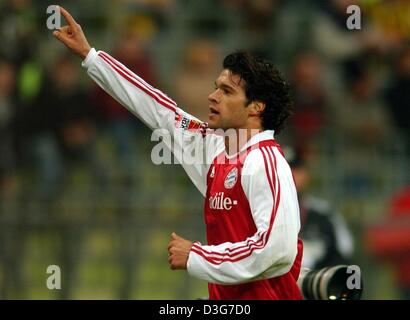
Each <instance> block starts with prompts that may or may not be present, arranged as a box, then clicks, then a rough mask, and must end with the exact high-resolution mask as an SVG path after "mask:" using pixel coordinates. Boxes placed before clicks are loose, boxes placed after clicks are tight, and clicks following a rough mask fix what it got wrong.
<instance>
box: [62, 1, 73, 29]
mask: <svg viewBox="0 0 410 320" xmlns="http://www.w3.org/2000/svg"><path fill="white" fill-rule="evenodd" d="M60 12H61V14H62V15H63V17H64V18H65V19H66V21H67V23H68V25H69V26H70V27H75V26H76V25H77V22H75V20H74V18H73V17H72V16H71V14H70V13H69V12H68V11H67V10H66V9H64V8H63V7H61V6H60Z"/></svg>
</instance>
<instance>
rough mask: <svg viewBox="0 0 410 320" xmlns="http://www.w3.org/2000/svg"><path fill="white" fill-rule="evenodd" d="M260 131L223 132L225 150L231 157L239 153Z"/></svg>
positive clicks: (231, 130) (235, 130)
mask: <svg viewBox="0 0 410 320" xmlns="http://www.w3.org/2000/svg"><path fill="white" fill-rule="evenodd" d="M260 132H262V129H255V128H254V129H243V128H242V129H229V130H226V131H225V150H226V153H227V154H228V155H229V156H231V155H233V154H235V153H238V152H239V151H241V149H242V147H243V146H244V145H245V144H246V143H247V142H248V141H249V140H250V139H251V138H252V137H253V136H254V135H256V134H258V133H260Z"/></svg>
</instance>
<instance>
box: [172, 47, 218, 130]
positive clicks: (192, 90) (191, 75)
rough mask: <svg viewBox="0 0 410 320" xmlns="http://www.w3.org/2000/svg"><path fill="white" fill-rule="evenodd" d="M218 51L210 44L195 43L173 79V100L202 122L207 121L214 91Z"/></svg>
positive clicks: (186, 53)
mask: <svg viewBox="0 0 410 320" xmlns="http://www.w3.org/2000/svg"><path fill="white" fill-rule="evenodd" d="M219 67H220V66H219V48H218V47H217V45H216V44H215V43H213V42H212V41H209V40H204V39H197V40H195V41H193V42H191V43H190V44H189V45H188V46H187V47H186V48H185V52H184V58H183V61H182V65H181V67H180V70H178V72H177V75H176V83H175V90H176V100H177V101H178V103H179V104H180V105H181V106H183V107H184V108H185V110H187V112H189V113H191V114H192V115H194V116H196V117H197V118H198V119H200V120H202V121H205V122H206V121H208V95H209V94H210V93H211V92H212V91H213V90H214V83H215V79H216V77H217V73H218V68H219Z"/></svg>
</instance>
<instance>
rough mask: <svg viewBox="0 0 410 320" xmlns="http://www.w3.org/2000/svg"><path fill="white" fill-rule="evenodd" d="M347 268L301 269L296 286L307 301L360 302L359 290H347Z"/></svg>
mask: <svg viewBox="0 0 410 320" xmlns="http://www.w3.org/2000/svg"><path fill="white" fill-rule="evenodd" d="M350 276H351V274H350V273H348V266H346V265H338V266H332V267H328V268H323V269H320V270H309V269H302V270H301V273H300V276H299V280H298V285H299V288H300V289H301V291H302V293H303V296H304V297H305V299H308V300H360V298H361V296H362V290H363V284H362V282H360V288H359V289H356V288H348V278H349V277H350Z"/></svg>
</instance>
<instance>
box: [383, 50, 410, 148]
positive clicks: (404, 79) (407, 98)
mask: <svg viewBox="0 0 410 320" xmlns="http://www.w3.org/2000/svg"><path fill="white" fill-rule="evenodd" d="M386 100H387V103H388V105H389V110H390V113H391V115H392V118H393V120H394V123H395V125H396V127H397V128H398V130H399V132H400V134H401V135H402V136H403V138H404V139H405V141H406V142H407V148H408V149H407V152H410V45H408V46H407V47H405V48H404V49H403V51H402V52H401V53H400V55H399V57H398V59H397V60H396V61H395V66H394V72H393V79H392V83H391V85H390V87H389V88H388V89H387V92H386Z"/></svg>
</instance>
